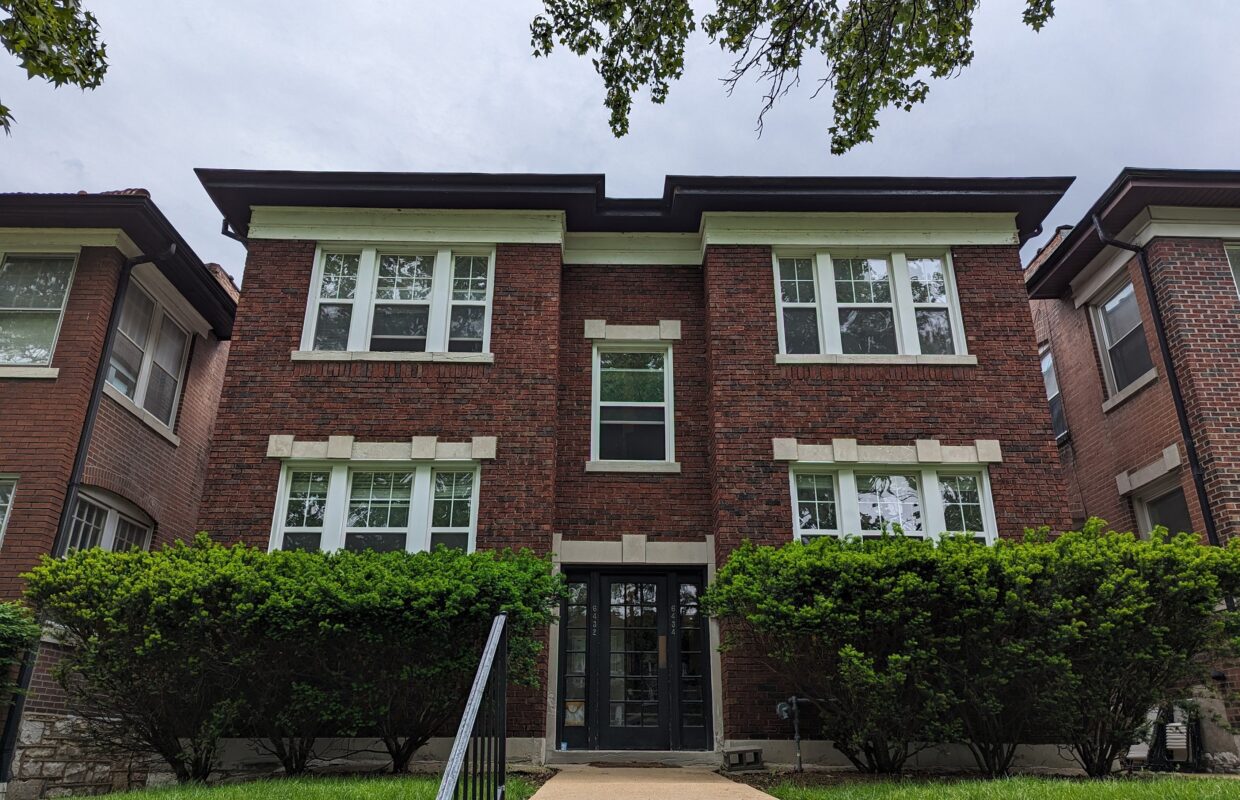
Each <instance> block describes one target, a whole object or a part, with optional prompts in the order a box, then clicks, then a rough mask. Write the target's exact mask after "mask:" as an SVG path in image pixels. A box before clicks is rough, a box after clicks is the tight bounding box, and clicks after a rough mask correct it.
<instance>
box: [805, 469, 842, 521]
mask: <svg viewBox="0 0 1240 800" xmlns="http://www.w3.org/2000/svg"><path fill="white" fill-rule="evenodd" d="M796 488H797V527H798V528H800V529H801V530H810V531H818V530H823V531H833V530H838V528H839V526H838V524H837V522H836V514H835V480H834V478H832V477H831V476H830V475H797V476H796Z"/></svg>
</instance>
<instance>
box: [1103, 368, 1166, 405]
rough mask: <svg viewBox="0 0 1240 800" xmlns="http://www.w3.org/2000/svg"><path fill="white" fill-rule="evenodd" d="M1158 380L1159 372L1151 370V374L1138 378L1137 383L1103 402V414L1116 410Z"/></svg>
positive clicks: (1131, 384)
mask: <svg viewBox="0 0 1240 800" xmlns="http://www.w3.org/2000/svg"><path fill="white" fill-rule="evenodd" d="M1156 380H1158V370H1156V369H1152V368H1151V369H1150V371H1149V372H1147V373H1145V374H1144V375H1142V376H1141V377H1140V378H1137V379H1136V380H1135V381H1133V382H1132V383H1130V384H1128V385H1127V386H1125V387H1124V388H1123V389H1122V390H1120V391H1118V392H1116V393H1115V394H1113V395H1111V396H1110V397H1109V398H1107V399H1106V400H1105V401H1103V403H1102V413H1104V414H1106V413H1108V412H1110V411H1112V410H1114V409H1115V408H1117V407H1118V406H1120V405H1122V404H1123V403H1124V402H1126V401H1127V400H1128V398H1130V397H1132V396H1133V395H1135V394H1136V393H1137V392H1139V391H1141V390H1142V389H1144V388H1145V387H1146V386H1149V385H1150V384H1151V383H1153V382H1154V381H1156Z"/></svg>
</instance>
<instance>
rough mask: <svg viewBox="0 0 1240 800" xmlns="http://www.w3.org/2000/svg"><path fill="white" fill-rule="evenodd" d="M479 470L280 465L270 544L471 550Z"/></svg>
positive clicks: (278, 546)
mask: <svg viewBox="0 0 1240 800" xmlns="http://www.w3.org/2000/svg"><path fill="white" fill-rule="evenodd" d="M477 478H478V472H477V468H476V467H474V466H472V465H449V464H408V463H406V464H400V465H370V464H366V463H362V462H352V463H345V464H340V463H337V464H330V465H316V464H297V463H289V464H286V465H285V468H284V470H283V473H282V474H281V480H280V490H279V501H278V503H277V507H276V514H275V520H274V522H273V526H272V535H271V549H273V550H281V549H282V550H324V551H331V550H341V549H344V550H376V551H390V550H408V551H417V550H427V549H429V548H432V547H435V546H438V545H443V546H445V547H449V548H453V549H457V550H472V549H473V547H474V535H475V530H476V527H477V508H478V479H477Z"/></svg>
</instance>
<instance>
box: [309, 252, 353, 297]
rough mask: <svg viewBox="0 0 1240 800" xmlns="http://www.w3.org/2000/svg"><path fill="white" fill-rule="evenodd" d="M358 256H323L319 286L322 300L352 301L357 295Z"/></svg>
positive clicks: (333, 254)
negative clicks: (321, 278) (321, 276)
mask: <svg viewBox="0 0 1240 800" xmlns="http://www.w3.org/2000/svg"><path fill="white" fill-rule="evenodd" d="M358 259H359V256H357V255H355V254H354V255H350V254H344V253H326V254H324V256H323V280H322V282H321V283H320V284H319V298H320V299H322V300H352V299H353V297H354V295H356V294H357V264H358Z"/></svg>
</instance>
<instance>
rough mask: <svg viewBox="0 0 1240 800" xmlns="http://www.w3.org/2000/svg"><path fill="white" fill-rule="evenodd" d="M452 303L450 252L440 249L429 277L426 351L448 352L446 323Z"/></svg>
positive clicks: (449, 316)
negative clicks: (429, 291) (429, 290)
mask: <svg viewBox="0 0 1240 800" xmlns="http://www.w3.org/2000/svg"><path fill="white" fill-rule="evenodd" d="M451 303H452V251H451V250H448V249H447V248H441V249H440V250H439V251H438V252H436V254H435V266H434V271H433V272H432V275H431V296H430V309H429V310H428V312H427V320H426V351H427V352H428V353H445V352H447V350H448V323H449V320H450V318H451V311H450V306H451Z"/></svg>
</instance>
